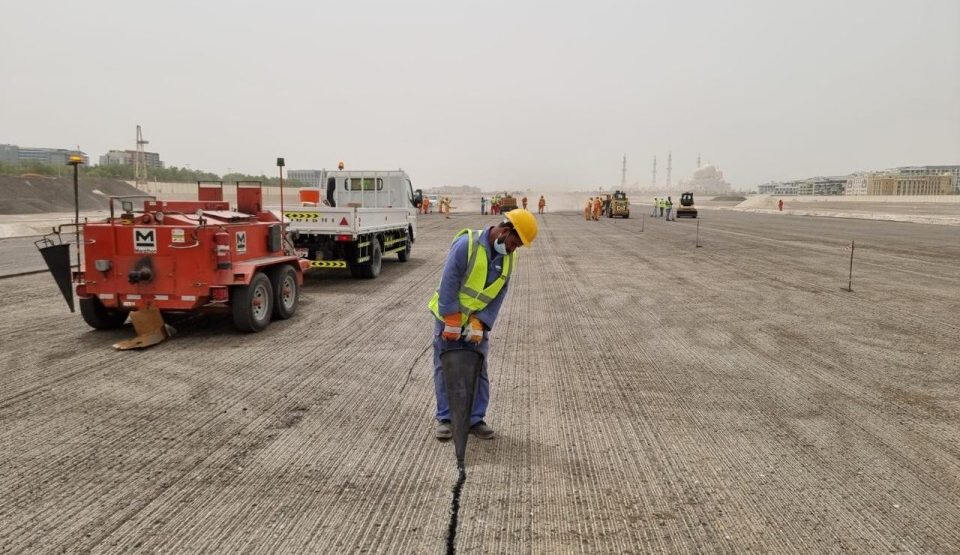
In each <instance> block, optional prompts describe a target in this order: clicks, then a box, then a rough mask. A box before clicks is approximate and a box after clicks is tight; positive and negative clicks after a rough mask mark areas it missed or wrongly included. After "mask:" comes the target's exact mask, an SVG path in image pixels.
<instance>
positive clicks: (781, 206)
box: [777, 199, 783, 212]
mask: <svg viewBox="0 0 960 555" xmlns="http://www.w3.org/2000/svg"><path fill="white" fill-rule="evenodd" d="M777 208H779V209H780V211H781V212H783V199H780V201H779V202H777Z"/></svg>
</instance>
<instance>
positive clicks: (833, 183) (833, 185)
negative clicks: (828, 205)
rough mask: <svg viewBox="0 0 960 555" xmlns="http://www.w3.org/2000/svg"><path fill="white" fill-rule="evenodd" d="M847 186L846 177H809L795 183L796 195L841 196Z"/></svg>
mask: <svg viewBox="0 0 960 555" xmlns="http://www.w3.org/2000/svg"><path fill="white" fill-rule="evenodd" d="M846 186H847V176H845V175H844V176H834V177H811V178H810V179H804V180H803V181H800V182H798V183H797V194H798V195H815V196H833V195H842V194H843V191H844V189H845V188H846Z"/></svg>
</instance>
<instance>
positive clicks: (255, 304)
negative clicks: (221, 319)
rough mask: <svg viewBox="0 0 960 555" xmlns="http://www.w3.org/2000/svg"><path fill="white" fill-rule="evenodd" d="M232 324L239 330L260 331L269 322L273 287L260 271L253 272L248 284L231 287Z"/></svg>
mask: <svg viewBox="0 0 960 555" xmlns="http://www.w3.org/2000/svg"><path fill="white" fill-rule="evenodd" d="M231 304H232V307H231V308H232V309H233V325H235V326H236V327H237V329H238V330H240V331H246V332H253V331H262V330H263V329H264V328H266V327H267V325H268V324H269V323H270V313H271V312H272V311H273V287H272V286H271V285H270V278H268V277H267V276H265V275H264V274H263V273H262V272H257V273H255V274H253V279H251V280H250V283H249V284H248V285H237V286H235V287H234V288H233V298H232V299H231Z"/></svg>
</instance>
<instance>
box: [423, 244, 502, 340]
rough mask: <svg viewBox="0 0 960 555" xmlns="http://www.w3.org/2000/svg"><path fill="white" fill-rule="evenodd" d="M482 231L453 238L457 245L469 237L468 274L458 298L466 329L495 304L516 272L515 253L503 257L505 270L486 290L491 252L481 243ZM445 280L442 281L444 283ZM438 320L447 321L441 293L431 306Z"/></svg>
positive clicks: (461, 317)
mask: <svg viewBox="0 0 960 555" xmlns="http://www.w3.org/2000/svg"><path fill="white" fill-rule="evenodd" d="M481 233H482V232H480V231H472V230H469V229H464V230H462V231H460V232H459V233H457V235H456V236H455V237H454V238H453V241H454V242H456V241H457V239H459V238H460V236H461V235H464V234H467V271H466V272H465V273H464V277H463V281H462V282H461V283H460V291H459V292H458V295H457V296H458V298H459V301H460V325H461V326H464V325H466V323H467V320H468V319H469V318H470V315H471V314H474V313H476V312H480V311H481V310H483V309H484V308H486V307H487V305H488V304H490V303H491V302H493V299H495V298H496V297H497V295H499V294H500V291H501V290H502V289H503V287H504V286H505V285H506V284H507V280H509V279H510V274H511V273H513V265H514V258H513V257H514V254H513V253H511V254H509V255H507V256H504V257H503V268H501V270H500V275H499V276H497V279H495V280H493V283H491V284H490V285H487V286H486V287H484V284H486V282H487V265H488V262H489V261H488V260H487V250H486V249H485V248H483V245H481V244H480V234H481ZM441 281H442V280H441ZM428 306H429V307H430V311H431V312H433V315H434V316H436V317H437V319H438V320H443V315H441V314H440V291H439V290H437V291H436V292H434V294H433V297H432V298H431V299H430V303H429V305H428Z"/></svg>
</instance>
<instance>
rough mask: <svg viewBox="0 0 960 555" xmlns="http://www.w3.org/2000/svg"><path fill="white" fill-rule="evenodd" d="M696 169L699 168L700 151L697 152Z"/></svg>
mask: <svg viewBox="0 0 960 555" xmlns="http://www.w3.org/2000/svg"><path fill="white" fill-rule="evenodd" d="M697 169H698V170H699V169H700V153H699V152H698V153H697Z"/></svg>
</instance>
